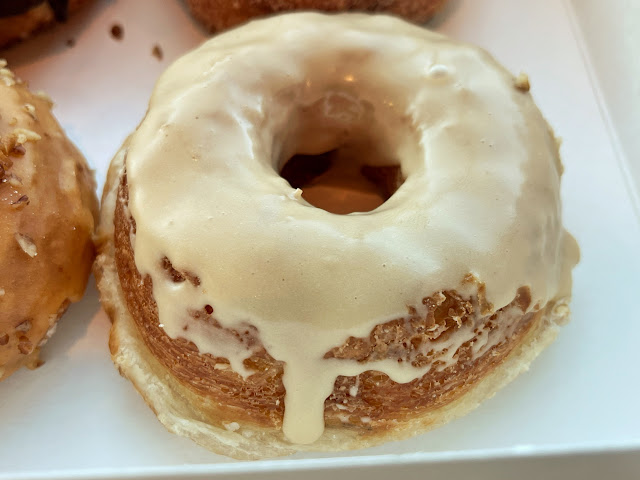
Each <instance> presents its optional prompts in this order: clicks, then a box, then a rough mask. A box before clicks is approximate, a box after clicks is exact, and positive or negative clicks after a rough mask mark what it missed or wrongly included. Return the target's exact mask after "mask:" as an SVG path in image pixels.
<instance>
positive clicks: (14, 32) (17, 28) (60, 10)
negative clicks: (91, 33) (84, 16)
mask: <svg viewBox="0 0 640 480" xmlns="http://www.w3.org/2000/svg"><path fill="white" fill-rule="evenodd" d="M86 2H87V0H47V1H45V0H0V48H2V47H4V46H7V45H9V44H12V43H14V42H17V41H20V40H24V39H25V38H27V37H29V36H30V35H31V34H33V33H35V32H36V31H38V30H41V29H43V28H45V27H47V26H49V25H51V24H53V23H55V22H64V21H66V20H67V18H68V16H69V14H71V13H74V12H75V11H76V10H78V8H80V6H82V5H83V4H84V3H86Z"/></svg>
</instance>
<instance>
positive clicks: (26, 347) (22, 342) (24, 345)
mask: <svg viewBox="0 0 640 480" xmlns="http://www.w3.org/2000/svg"><path fill="white" fill-rule="evenodd" d="M18 341H19V343H18V350H19V351H20V353H21V354H23V355H29V354H30V353H31V352H33V343H31V341H30V340H29V338H28V337H26V336H24V335H21V336H20V338H19V339H18Z"/></svg>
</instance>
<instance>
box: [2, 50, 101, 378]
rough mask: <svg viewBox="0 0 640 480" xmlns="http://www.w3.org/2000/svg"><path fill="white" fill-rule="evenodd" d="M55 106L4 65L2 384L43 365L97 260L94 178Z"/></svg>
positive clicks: (96, 206)
mask: <svg viewBox="0 0 640 480" xmlns="http://www.w3.org/2000/svg"><path fill="white" fill-rule="evenodd" d="M51 106H52V103H51V100H49V99H48V98H47V97H46V96H44V95H42V94H33V93H31V92H30V91H29V89H28V88H27V86H26V85H25V84H24V83H23V82H21V81H20V80H19V79H18V78H16V76H15V75H14V74H13V72H11V71H10V70H9V69H8V68H7V66H6V62H5V61H4V60H0V272H2V273H1V274H0V380H2V379H4V378H7V377H8V376H9V375H11V374H12V373H13V372H14V371H15V370H17V369H18V368H20V367H21V366H27V367H30V368H33V367H35V366H38V364H39V360H38V352H39V349H40V346H41V345H43V344H44V343H45V342H46V341H47V340H48V339H49V337H50V336H51V335H52V334H53V332H54V331H55V328H56V324H57V321H58V320H59V319H60V317H61V315H62V314H63V313H64V311H65V310H66V309H67V307H68V305H69V304H70V303H71V302H75V301H78V300H80V298H81V297H82V295H83V293H84V289H85V286H86V284H87V279H88V277H89V273H90V271H91V264H92V262H93V257H94V247H93V242H92V240H91V235H92V233H93V229H94V223H95V218H96V217H97V212H98V203H97V198H96V195H95V188H96V186H95V182H94V179H93V173H92V172H91V171H90V170H89V167H88V166H87V163H86V161H85V159H84V158H83V157H82V155H81V154H80V152H78V150H77V149H76V148H75V147H74V146H73V144H72V143H71V142H70V141H69V139H68V138H67V137H66V136H65V134H64V132H63V131H62V129H61V127H60V125H59V124H58V122H57V121H56V119H55V118H54V117H53V115H52V113H51Z"/></svg>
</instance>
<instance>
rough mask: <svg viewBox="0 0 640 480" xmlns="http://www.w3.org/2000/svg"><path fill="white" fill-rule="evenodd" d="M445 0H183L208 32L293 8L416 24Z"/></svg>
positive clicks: (426, 18) (436, 10)
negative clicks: (377, 14)
mask: <svg viewBox="0 0 640 480" xmlns="http://www.w3.org/2000/svg"><path fill="white" fill-rule="evenodd" d="M445 2H446V0H387V1H382V2H381V1H380V0H275V1H274V0H236V1H233V2H229V1H228V0H187V5H188V6H189V9H190V10H191V14H192V15H193V16H194V17H195V18H196V20H198V21H199V22H200V23H201V24H202V25H204V26H205V27H206V28H207V29H208V30H209V31H211V32H217V31H221V30H225V29H227V28H230V27H234V26H236V25H239V24H241V23H244V22H246V21H247V20H251V19H253V18H259V17H264V16H267V15H273V14H276V13H283V12H288V11H294V10H320V11H325V12H342V11H361V12H386V13H387V14H391V15H397V16H399V17H403V18H405V19H407V20H411V21H413V22H416V23H424V22H426V21H427V20H429V19H430V18H431V17H433V16H434V15H435V14H436V13H437V12H438V11H439V10H440V9H441V8H442V6H443V5H444V4H445Z"/></svg>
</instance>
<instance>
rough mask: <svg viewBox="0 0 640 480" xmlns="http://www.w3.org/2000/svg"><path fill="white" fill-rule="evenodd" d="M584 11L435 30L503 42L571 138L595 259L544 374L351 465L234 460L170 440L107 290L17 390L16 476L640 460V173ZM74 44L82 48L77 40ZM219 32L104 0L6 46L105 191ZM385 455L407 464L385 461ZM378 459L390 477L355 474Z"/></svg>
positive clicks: (494, 9) (578, 273) (505, 4)
mask: <svg viewBox="0 0 640 480" xmlns="http://www.w3.org/2000/svg"><path fill="white" fill-rule="evenodd" d="M573 8H574V7H572V6H570V5H568V4H566V5H565V4H564V3H562V2H557V1H554V0H539V1H535V2H533V1H528V2H524V1H523V2H513V1H509V0H484V1H482V2H478V1H473V0H468V1H453V0H452V2H451V4H450V6H449V8H447V10H446V11H445V12H444V13H443V14H442V15H441V16H440V17H439V18H438V19H437V21H436V22H435V28H436V29H437V30H438V31H441V32H445V33H448V34H450V35H452V36H455V37H458V38H461V39H465V40H468V41H472V42H474V43H477V44H480V45H481V46H484V47H486V48H487V49H489V50H490V51H491V52H492V53H493V54H494V55H495V56H496V57H497V58H498V60H500V61H501V62H503V63H504V64H505V65H506V66H507V67H508V68H510V69H511V70H512V71H514V72H516V73H517V72H519V71H521V70H522V71H526V72H527V73H528V74H529V75H530V78H531V84H532V93H533V95H534V97H535V98H536V100H537V101H538V104H539V106H540V108H541V110H542V111H543V113H544V114H545V116H546V117H547V118H548V120H549V121H550V123H551V124H552V126H553V127H554V128H555V130H556V133H557V134H558V135H559V136H561V137H562V138H563V139H564V143H563V147H562V154H563V159H564V163H565V167H566V171H565V176H564V179H563V182H564V183H563V198H564V212H565V223H566V226H567V228H568V229H569V230H570V231H571V232H573V234H574V235H575V236H576V238H577V239H578V242H579V243H580V246H581V249H582V261H581V263H580V264H579V265H578V267H577V268H576V270H575V274H574V279H575V284H574V299H573V304H572V309H573V321H572V322H571V323H570V324H569V325H568V326H566V327H565V328H564V329H563V331H562V333H561V335H560V337H559V339H558V341H557V342H556V343H555V344H554V345H552V346H551V347H550V348H549V349H548V350H547V351H545V352H544V353H543V354H542V356H541V357H540V358H539V359H538V360H537V361H536V362H535V363H534V365H533V366H532V369H531V371H530V372H529V373H527V374H525V375H523V376H521V377H520V378H518V379H517V380H516V381H515V382H514V383H512V384H511V385H509V386H508V387H507V388H506V389H505V390H503V391H502V392H500V393H499V394H498V395H497V396H496V397H495V398H494V399H492V400H490V401H488V402H486V403H485V404H483V405H482V406H481V407H480V408H479V409H478V410H476V411H475V412H473V413H472V414H470V415H468V416H467V417H465V418H462V419H460V420H458V421H455V422H454V423H451V424H449V425H447V426H445V427H443V428H441V429H439V430H436V431H433V432H431V433H428V434H426V435H423V436H421V437H418V438H415V439H412V440H407V441H404V442H397V443H392V444H388V445H385V446H382V447H377V448H372V449H368V450H363V451H358V452H351V453H343V454H338V455H327V454H318V455H298V456H296V457H291V458H290V459H285V460H279V461H270V462H262V463H259V464H256V463H254V464H238V463H235V464H231V461H230V460H229V459H226V458H224V457H220V456H216V455H213V454H211V453H209V452H207V451H205V450H203V449H201V448H200V447H198V446H196V445H195V444H192V443H191V442H190V441H188V440H185V439H183V438H179V437H176V436H174V435H171V434H169V433H167V432H166V431H165V430H164V428H163V427H162V426H161V425H160V424H159V422H158V421H157V420H156V419H155V417H154V415H153V414H152V412H151V411H150V410H149V409H148V408H147V407H146V405H145V404H144V402H143V401H142V399H141V398H140V397H139V396H138V395H137V393H136V392H135V390H134V389H133V388H132V386H131V385H130V384H129V383H128V382H127V381H125V380H124V379H122V378H120V377H119V376H118V373H117V372H116V370H115V368H114V367H113V366H112V364H111V361H110V358H109V353H108V348H107V332H108V320H107V318H106V315H105V314H104V313H103V312H102V311H101V310H100V306H99V303H98V300H97V294H96V292H95V288H94V287H93V286H91V287H90V288H89V291H88V294H87V296H86V298H85V299H84V300H83V301H82V302H81V303H80V304H77V305H74V306H73V307H72V308H71V309H70V311H69V313H68V315H66V316H65V318H64V319H63V321H62V322H61V324H60V327H59V329H58V332H57V334H56V335H55V336H54V337H53V339H52V340H51V341H50V343H49V344H48V345H47V347H46V348H45V349H44V352H43V358H44V359H45V360H47V363H46V364H45V365H44V366H43V367H41V368H40V369H38V370H36V371H34V372H29V371H26V370H25V371H21V372H19V373H18V374H16V375H14V376H13V377H11V378H10V379H9V380H7V381H5V382H3V383H1V384H0V438H2V443H1V444H0V478H2V477H3V476H6V477H15V476H16V475H18V474H19V473H22V474H23V475H25V476H30V475H36V476H37V475H45V474H47V472H51V471H52V470H60V473H59V475H58V476H67V475H75V476H77V478H84V477H85V476H93V475H105V476H109V475H111V474H116V473H120V474H122V475H123V476H125V475H130V476H134V475H137V474H142V473H144V472H147V473H148V474H149V475H160V474H161V473H162V472H164V473H165V474H166V475H167V476H171V475H172V474H176V476H180V472H182V473H185V474H186V473H192V474H194V475H202V476H206V475H208V474H212V473H216V472H217V473H219V474H220V475H224V476H230V475H231V474H232V473H235V474H236V475H237V477H234V478H244V477H245V475H244V473H243V472H256V471H259V470H270V471H272V472H275V471H276V470H279V471H280V470H291V469H297V468H302V469H306V468H314V469H329V470H330V471H331V475H332V476H333V477H335V478H338V477H340V478H342V476H347V475H353V472H359V474H362V475H363V477H364V478H386V477H388V476H389V475H390V474H391V472H390V471H389V469H388V468H386V467H384V465H388V464H394V465H395V467H394V468H395V470H394V472H399V471H400V469H401V468H402V471H403V472H405V473H406V474H407V475H413V474H417V472H419V471H423V472H425V471H429V472H431V473H432V475H433V476H434V478H441V476H443V475H445V474H446V473H447V472H449V474H452V473H457V474H460V475H461V474H464V472H468V471H469V469H470V467H469V465H473V467H471V469H473V471H477V472H483V471H484V470H482V468H483V467H482V465H486V462H478V461H474V462H472V463H471V464H469V463H467V462H462V463H460V462H454V463H451V461H453V460H457V459H461V458H462V459H464V458H467V459H472V460H473V459H478V458H493V457H504V456H506V457H510V456H514V455H516V456H517V455H526V454H535V455H540V454H553V453H563V452H567V451H574V452H575V451H580V450H583V449H588V450H589V451H591V452H593V451H599V450H601V449H602V450H611V449H616V448H624V449H632V450H633V449H638V450H640V414H638V409H637V403H638V400H637V399H638V398H639V397H640V381H639V380H640V378H639V375H638V371H637V367H636V363H637V360H636V353H635V352H636V351H637V341H638V340H637V339H638V338H640V321H639V320H640V318H638V317H639V314H638V312H637V310H636V309H635V300H636V296H637V295H638V291H639V290H640V289H639V286H640V281H639V280H638V276H637V275H638V274H637V272H638V271H640V256H639V255H638V254H637V250H638V246H640V222H639V219H638V217H637V216H636V215H635V213H634V207H633V205H632V203H631V199H630V195H629V193H630V190H629V186H630V185H632V183H631V182H630V181H629V178H627V177H625V175H627V176H628V173H625V172H628V171H629V168H628V167H629V164H628V163H625V162H627V160H625V159H624V158H622V157H619V158H616V151H618V152H620V151H624V150H623V149H618V148H617V147H618V146H617V145H615V144H614V143H612V138H611V137H610V135H609V132H610V129H611V125H607V124H605V118H607V117H606V112H604V113H605V115H604V116H603V114H602V113H601V108H602V105H600V104H599V103H598V102H599V100H598V99H599V97H600V91H599V89H598V87H597V86H596V85H595V84H594V83H592V81H591V77H590V76H589V72H588V71H587V68H586V67H585V63H584V60H583V56H582V54H581V52H582V50H581V49H584V48H585V47H584V44H582V40H581V38H580V35H579V30H578V29H576V28H575V24H574V22H575V19H574V17H573V14H574V12H573ZM575 8H580V6H579V5H578V4H577V3H576V5H575ZM115 22H118V23H120V24H122V25H123V26H124V38H123V39H122V41H119V42H118V41H115V40H113V39H112V38H111V36H110V35H109V29H110V27H111V25H112V24H113V23H115ZM603 25H604V24H603ZM70 37H73V38H74V39H75V40H76V45H75V46H74V47H73V48H68V47H67V46H66V45H65V43H66V40H67V39H68V38H70ZM203 38H204V36H203V34H202V33H201V32H200V31H199V30H198V29H197V28H196V27H195V26H194V25H193V23H192V22H191V20H190V18H189V16H188V14H187V13H186V11H185V10H184V8H183V7H182V4H181V3H180V2H173V1H172V2H169V1H165V2H159V1H153V0H145V1H142V0H138V1H136V2H131V1H129V2H127V1H124V0H119V1H106V0H105V1H101V2H96V4H95V5H93V6H91V7H90V8H89V9H88V10H86V11H85V12H83V13H82V14H80V15H79V16H78V17H76V18H74V19H72V21H71V22H70V23H69V24H68V25H66V26H65V27H62V28H58V29H55V30H54V31H51V32H48V33H45V34H43V35H42V36H40V37H38V38H36V39H34V40H33V41H31V42H28V43H26V44H23V45H19V46H17V47H15V48H13V49H11V50H9V51H7V52H4V54H5V55H6V57H7V58H8V60H9V62H10V66H12V67H13V68H14V69H15V70H16V71H17V72H18V74H19V75H21V76H22V77H23V78H25V79H27V80H28V81H29V82H30V84H31V86H32V87H33V88H34V89H44V90H46V91H47V92H48V93H49V94H50V95H51V97H52V98H54V99H55V101H56V104H57V107H56V110H55V112H56V114H57V116H58V118H59V119H60V120H61V123H62V124H63V126H64V127H65V128H66V129H67V132H68V133H69V135H70V137H71V138H72V139H73V140H74V141H75V142H76V143H77V145H78V146H79V147H80V149H81V150H82V151H83V152H84V153H85V155H86V156H87V158H88V160H89V162H90V163H91V164H92V166H94V168H96V172H97V177H98V180H99V183H100V184H102V182H103V180H104V174H105V171H106V167H107V165H108V162H109V160H110V158H111V156H112V155H113V154H114V153H115V152H116V150H117V149H118V147H119V145H120V143H121V142H122V140H124V138H125V136H126V135H127V134H128V133H129V132H130V131H131V130H132V129H133V128H135V125H136V124H137V123H138V122H139V120H140V119H141V117H142V115H143V114H144V111H145V108H146V103H147V100H148V97H149V94H150V92H151V89H152V87H153V84H154V81H155V79H156V77H157V75H158V74H159V73H160V72H161V71H162V70H163V69H164V68H165V67H166V65H167V62H168V61H170V60H172V59H174V58H176V57H177V56H179V55H180V54H181V53H183V52H185V51H186V50H188V49H189V48H191V47H193V46H195V45H197V44H198V43H199V42H200V41H201V40H202V39H203ZM155 43H158V44H159V45H160V46H161V47H162V49H163V51H164V55H165V56H164V58H165V60H163V61H162V62H159V61H158V60H157V59H156V58H154V57H153V56H152V55H151V50H152V47H153V45H154V44H155ZM585 51H587V50H586V49H585ZM594 65H595V63H594ZM595 68H597V65H596V67H595ZM602 86H603V88H604V87H605V86H606V85H605V84H604V83H603V84H602ZM635 115H636V117H635V118H637V115H638V112H637V111H636V112H635ZM620 138H622V136H620ZM637 161H638V159H637V158H633V162H637ZM635 165H637V163H635ZM635 207H636V208H637V207H638V206H637V205H636V206H635ZM486 449H489V450H488V451H487V450H486ZM386 454H393V455H399V456H393V457H385V456H381V455H386ZM365 456H374V457H365ZM308 458H319V459H320V460H314V461H312V462H309V461H306V460H304V459H308ZM580 458H582V460H580ZM580 458H576V459H575V461H576V462H580V461H582V463H580V465H582V466H581V467H580V469H582V470H583V471H584V472H585V474H587V473H590V474H591V475H593V477H592V478H601V477H602V475H598V476H595V475H596V474H597V473H598V470H597V468H595V467H594V468H588V467H585V465H591V464H592V463H593V461H591V463H589V460H587V458H591V457H580ZM610 458H613V459H614V460H615V462H616V465H617V468H623V470H618V471H619V472H620V471H622V472H627V473H628V472H631V471H633V470H632V469H633V468H636V469H637V468H638V464H639V462H638V454H637V453H631V454H626V456H625V455H623V457H622V458H623V460H621V462H622V463H620V458H621V457H619V456H618V457H616V456H610ZM557 461H558V462H560V464H561V465H560V466H559V467H558V468H559V470H557V472H561V471H563V470H562V468H565V467H566V468H570V465H571V462H569V463H567V462H566V461H565V463H564V464H562V462H563V460H562V458H561V459H560V460H557ZM612 461H613V460H612ZM425 462H426V463H430V465H428V466H425ZM432 462H437V463H432ZM443 462H444V463H443ZM625 462H626V463H625ZM534 463H535V462H534ZM224 464H227V465H226V466H225V465H224ZM362 464H375V465H378V467H376V468H374V469H369V470H366V469H358V470H353V468H349V465H351V466H354V467H357V466H358V465H362ZM499 465H501V468H503V470H500V471H501V472H503V473H502V475H503V476H500V475H497V477H496V478H509V477H508V472H509V471H510V470H509V468H512V466H509V465H511V464H510V463H509V462H506V463H505V462H501V463H500V464H499ZM522 465H526V464H524V463H523V464H522ZM537 465H546V466H547V468H550V467H549V465H554V463H553V462H548V461H545V462H538V464H537ZM562 465H565V466H564V467H562ZM149 467H153V468H154V469H153V470H148V468H149ZM519 468H520V467H519ZM525 468H527V467H525ZM624 468H626V470H624ZM105 469H106V470H105ZM447 469H449V470H447ZM456 469H457V470H456ZM465 469H466V470H465ZM325 471H328V470H325ZM493 471H497V470H493ZM525 471H526V470H525ZM349 472H351V473H349ZM385 472H386V473H385ZM505 472H506V473H505ZM600 473H602V472H600ZM307 475H310V474H309V473H307ZM280 476H281V474H275V473H274V478H277V477H280ZM260 477H261V478H265V477H264V474H263V475H260ZM482 478H484V477H482ZM583 478H585V477H583Z"/></svg>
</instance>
